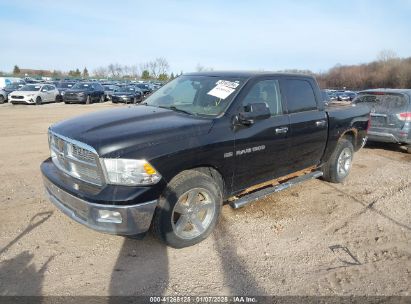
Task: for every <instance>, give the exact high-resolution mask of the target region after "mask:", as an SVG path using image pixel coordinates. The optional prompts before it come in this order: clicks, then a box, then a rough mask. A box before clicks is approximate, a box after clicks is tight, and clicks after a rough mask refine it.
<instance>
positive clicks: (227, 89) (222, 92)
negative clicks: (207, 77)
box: [207, 80, 239, 99]
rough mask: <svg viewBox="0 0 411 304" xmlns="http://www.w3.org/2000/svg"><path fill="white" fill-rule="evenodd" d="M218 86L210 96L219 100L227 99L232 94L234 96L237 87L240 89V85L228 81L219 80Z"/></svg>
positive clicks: (209, 93)
mask: <svg viewBox="0 0 411 304" xmlns="http://www.w3.org/2000/svg"><path fill="white" fill-rule="evenodd" d="M216 84H217V86H215V87H214V88H213V89H212V90H211V91H210V92H208V93H207V94H208V95H211V96H215V97H217V98H221V99H226V98H227V97H228V96H230V94H232V93H233V92H234V91H235V89H236V87H238V85H239V83H237V82H232V81H227V80H219V81H217V83H216Z"/></svg>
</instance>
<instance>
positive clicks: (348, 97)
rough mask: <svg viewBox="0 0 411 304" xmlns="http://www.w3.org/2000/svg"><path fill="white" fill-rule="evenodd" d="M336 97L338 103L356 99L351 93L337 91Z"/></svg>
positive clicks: (355, 95)
mask: <svg viewBox="0 0 411 304" xmlns="http://www.w3.org/2000/svg"><path fill="white" fill-rule="evenodd" d="M336 95H337V99H338V100H339V101H353V100H354V98H355V97H357V93H355V92H352V91H338V92H336Z"/></svg>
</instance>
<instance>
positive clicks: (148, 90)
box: [135, 83, 153, 96]
mask: <svg viewBox="0 0 411 304" xmlns="http://www.w3.org/2000/svg"><path fill="white" fill-rule="evenodd" d="M135 86H137V87H138V88H140V90H141V91H143V93H144V96H147V95H150V94H151V92H152V91H153V89H152V88H151V87H150V85H149V84H148V83H136V84H135Z"/></svg>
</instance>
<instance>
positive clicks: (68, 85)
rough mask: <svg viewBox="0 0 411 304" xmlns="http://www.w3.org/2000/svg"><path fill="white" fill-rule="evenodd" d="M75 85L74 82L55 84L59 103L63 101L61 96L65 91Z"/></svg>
mask: <svg viewBox="0 0 411 304" xmlns="http://www.w3.org/2000/svg"><path fill="white" fill-rule="evenodd" d="M75 84H76V82H74V81H60V82H57V83H56V87H57V90H59V96H58V98H59V99H60V101H63V96H64V94H65V93H66V91H67V90H69V89H71V88H72V87H73V86H74V85H75Z"/></svg>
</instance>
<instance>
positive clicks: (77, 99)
mask: <svg viewBox="0 0 411 304" xmlns="http://www.w3.org/2000/svg"><path fill="white" fill-rule="evenodd" d="M104 96H105V95H104V87H103V86H102V85H101V84H100V83H98V82H77V83H76V84H75V85H73V86H72V87H71V89H68V90H67V91H66V92H65V93H64V96H63V100H64V103H85V104H90V103H93V102H104V101H105V97H104Z"/></svg>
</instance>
